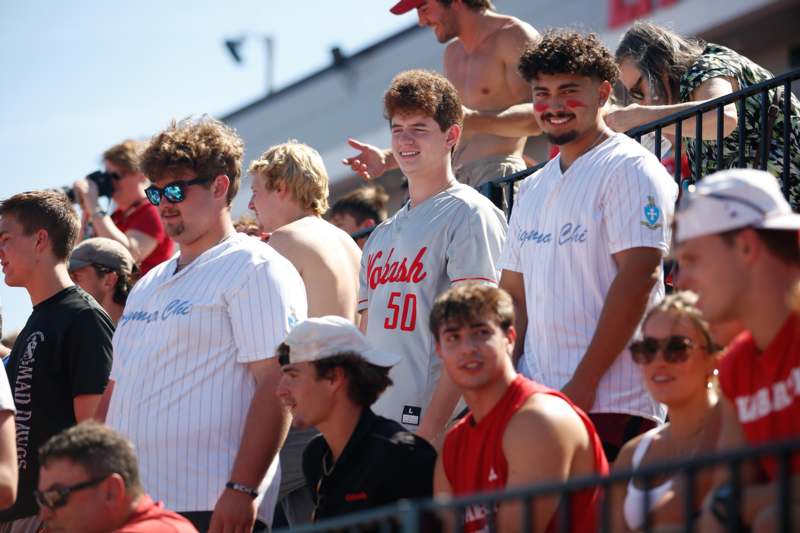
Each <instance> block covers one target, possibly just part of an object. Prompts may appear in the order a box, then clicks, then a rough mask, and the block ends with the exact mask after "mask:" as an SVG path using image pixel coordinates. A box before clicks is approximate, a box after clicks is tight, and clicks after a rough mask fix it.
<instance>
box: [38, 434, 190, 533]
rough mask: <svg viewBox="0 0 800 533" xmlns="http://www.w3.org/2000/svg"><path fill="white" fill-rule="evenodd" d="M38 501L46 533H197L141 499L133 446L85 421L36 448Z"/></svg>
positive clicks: (145, 497) (160, 507)
mask: <svg viewBox="0 0 800 533" xmlns="http://www.w3.org/2000/svg"><path fill="white" fill-rule="evenodd" d="M39 459H40V465H41V467H40V471H39V490H38V491H36V493H35V495H36V501H37V502H38V503H39V507H40V509H41V513H40V515H41V517H42V521H43V522H44V524H45V526H46V530H47V531H51V530H52V531H63V532H64V533H73V532H75V533H106V532H120V533H121V532H124V533H149V532H153V533H156V532H158V533H166V532H171V533H197V530H196V529H195V528H194V526H193V525H192V524H191V522H189V521H188V520H187V519H185V518H184V517H182V516H181V515H179V514H177V513H174V512H172V511H169V510H167V509H164V506H163V505H162V504H161V502H159V503H155V502H153V500H152V499H151V498H150V496H148V495H147V494H145V492H144V489H143V488H142V486H141V484H140V482H139V467H138V465H137V461H136V455H135V454H134V452H133V446H131V443H130V442H128V441H127V440H126V439H124V438H123V437H122V436H121V435H119V434H118V433H116V432H115V431H114V430H113V429H111V428H109V427H107V426H104V425H101V424H98V423H97V422H83V423H81V424H78V425H77V426H73V427H71V428H69V429H67V430H65V431H63V432H61V433H59V434H58V435H56V436H54V437H52V438H51V439H50V440H49V441H47V442H46V443H45V444H44V446H42V447H41V448H40V449H39Z"/></svg>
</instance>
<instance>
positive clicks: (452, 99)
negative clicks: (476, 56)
mask: <svg viewBox="0 0 800 533" xmlns="http://www.w3.org/2000/svg"><path fill="white" fill-rule="evenodd" d="M383 107H384V114H385V116H386V118H387V119H388V120H389V121H390V122H391V120H392V117H393V116H395V115H401V114H402V115H410V114H414V113H422V114H423V115H426V116H428V117H431V118H432V119H433V120H435V121H436V123H437V124H438V125H439V128H441V130H442V131H446V130H447V129H448V128H449V127H450V126H452V125H454V124H458V125H459V126H461V124H462V122H463V121H464V110H463V108H462V107H461V98H460V97H459V96H458V91H456V88H455V87H454V86H453V84H452V83H450V80H448V79H447V78H445V77H444V76H442V75H441V74H438V73H436V72H432V71H429V70H407V71H405V72H401V73H400V74H398V75H397V76H395V77H394V79H393V80H392V84H391V85H390V86H389V89H388V90H387V91H386V94H384V95H383Z"/></svg>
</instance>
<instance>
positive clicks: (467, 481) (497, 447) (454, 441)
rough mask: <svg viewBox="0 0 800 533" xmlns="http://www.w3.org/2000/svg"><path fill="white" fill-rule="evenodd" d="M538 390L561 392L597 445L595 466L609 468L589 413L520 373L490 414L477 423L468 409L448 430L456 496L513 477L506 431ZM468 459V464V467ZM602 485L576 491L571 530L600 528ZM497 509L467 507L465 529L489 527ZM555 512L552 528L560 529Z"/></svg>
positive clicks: (447, 454) (447, 460) (447, 466)
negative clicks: (510, 470)
mask: <svg viewBox="0 0 800 533" xmlns="http://www.w3.org/2000/svg"><path fill="white" fill-rule="evenodd" d="M534 394H551V395H553V396H556V397H558V398H561V399H562V400H564V401H565V402H567V403H568V404H569V406H570V407H572V408H573V409H574V410H575V412H576V413H577V414H578V416H579V417H580V418H581V421H582V422H583V425H584V426H585V427H586V431H588V432H589V438H590V439H591V441H592V448H593V449H594V469H595V473H597V474H600V475H605V474H608V462H607V461H606V456H605V454H604V453H603V445H602V443H601V442H600V437H599V436H598V435H597V432H596V431H595V429H594V425H593V424H592V422H591V420H589V417H588V416H586V413H584V412H583V411H582V410H581V409H580V408H578V407H576V406H575V405H574V404H573V403H572V402H571V401H570V400H569V398H567V397H566V396H564V395H563V394H561V393H560V392H558V391H556V390H553V389H550V388H548V387H545V386H544V385H540V384H538V383H536V382H534V381H530V380H529V379H527V378H525V377H524V376H522V375H521V374H520V375H517V377H516V379H515V380H514V381H513V382H512V383H511V385H509V387H508V389H507V390H506V392H505V394H504V395H503V397H502V398H501V399H500V401H499V402H497V404H495V406H494V407H493V408H492V410H491V411H490V412H489V414H488V415H486V417H485V418H483V419H482V420H481V421H480V422H478V423H477V424H476V423H475V419H474V418H473V417H472V414H469V415H467V416H466V417H464V418H463V419H461V421H460V422H459V423H458V424H456V425H455V426H454V427H453V429H451V430H450V431H449V432H448V433H447V437H445V441H444V449H443V451H442V462H443V465H444V471H445V475H446V476H447V480H448V481H449V482H450V487H451V488H452V490H453V495H454V496H466V495H469V494H474V493H477V492H485V491H490V490H500V489H503V488H504V487H505V486H506V483H507V482H508V462H507V461H506V457H505V455H504V454H503V435H504V434H505V431H506V426H508V422H509V420H511V417H513V416H514V414H515V413H516V412H517V411H519V409H520V407H522V405H523V404H524V403H525V402H526V401H527V400H528V398H530V397H531V396H532V395H534ZM465 465H469V468H465ZM599 498H600V490H599V488H592V489H586V490H582V491H579V492H576V493H574V494H572V497H571V499H570V515H571V516H572V523H571V526H572V527H571V531H575V532H580V531H595V530H596V529H597V502H598V500H599ZM493 514H494V510H490V509H487V508H486V507H485V506H483V505H472V506H469V507H467V509H466V510H465V515H464V531H466V532H467V533H477V532H483V531H489V528H488V520H491V519H492V517H491V515H493ZM557 525H558V524H557V520H556V518H555V517H553V519H552V520H551V521H550V523H549V524H548V526H547V531H548V532H550V531H556V530H557Z"/></svg>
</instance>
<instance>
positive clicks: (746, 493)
mask: <svg viewBox="0 0 800 533" xmlns="http://www.w3.org/2000/svg"><path fill="white" fill-rule="evenodd" d="M675 218H676V220H675V243H676V247H677V248H676V249H677V258H678V261H679V262H680V265H681V274H680V279H679V282H680V284H681V285H682V286H684V287H686V288H688V289H691V290H693V291H695V292H696V293H698V294H699V296H700V299H699V301H698V307H699V308H700V309H701V310H702V311H703V314H704V316H705V318H706V319H707V320H708V321H709V322H712V323H713V322H725V321H730V320H740V321H741V322H742V324H743V325H744V327H745V328H746V331H744V332H743V333H742V334H740V335H739V336H738V337H736V339H734V340H733V342H732V343H731V344H730V345H729V346H728V349H727V352H726V355H725V357H724V358H723V359H722V363H721V365H720V369H719V383H720V387H721V389H722V392H723V397H722V398H721V400H720V405H721V406H722V407H721V409H722V429H721V436H720V441H719V448H720V449H729V448H740V447H743V446H746V445H752V446H756V445H759V444H765V443H768V442H773V441H778V440H783V439H790V438H797V437H798V436H800V317H799V316H798V311H797V309H793V308H792V306H791V304H790V302H789V295H790V293H792V292H794V293H795V295H796V293H797V283H798V281H799V280H800V246H799V245H798V231H800V215H798V214H795V213H793V212H792V210H791V208H790V206H789V203H788V202H787V201H786V199H785V198H784V197H783V194H782V193H781V189H780V186H779V185H778V182H777V180H776V179H775V178H774V177H773V176H772V175H771V174H769V173H767V172H764V171H761V170H753V169H732V170H725V171H722V172H717V173H715V174H712V175H711V176H708V177H706V178H704V179H703V180H702V181H700V182H699V183H698V185H697V187H696V188H695V189H694V190H690V191H688V192H687V193H686V194H685V195H684V197H683V200H682V202H681V204H680V205H679V206H678V210H677V214H676V217H675ZM752 466H753V465H751V464H748V465H746V466H745V467H744V468H743V469H742V471H741V475H742V477H741V481H742V485H741V500H740V501H741V505H740V506H739V507H738V509H731V505H730V503H731V502H732V500H733V498H734V490H733V487H732V485H731V482H730V479H729V472H728V470H725V471H724V472H722V471H721V472H720V473H719V475H718V476H717V478H716V488H715V490H714V491H713V492H712V495H711V496H710V497H709V498H708V501H707V505H706V510H707V513H706V515H705V517H704V520H705V521H704V523H703V524H702V525H701V526H700V530H701V531H717V530H723V529H726V528H731V527H732V528H734V529H736V530H737V531H738V530H739V528H740V527H748V528H749V527H752V528H753V530H756V531H776V530H777V524H778V522H777V520H778V518H777V517H778V512H777V510H778V509H777V504H776V495H777V494H778V488H777V486H778V479H779V477H780V474H781V472H780V467H779V465H778V462H777V460H776V459H775V458H773V457H766V456H765V457H761V458H759V459H758V461H757V468H753V467H752ZM789 473H790V476H791V477H790V482H791V483H793V487H794V489H793V491H792V506H793V508H792V512H793V514H794V522H793V525H790V529H792V530H796V529H797V528H798V527H800V454H795V455H794V457H793V458H792V460H791V463H790V472H789ZM763 480H766V481H767V482H766V483H764V482H763ZM727 530H729V531H730V530H731V529H727ZM742 530H743V529H742Z"/></svg>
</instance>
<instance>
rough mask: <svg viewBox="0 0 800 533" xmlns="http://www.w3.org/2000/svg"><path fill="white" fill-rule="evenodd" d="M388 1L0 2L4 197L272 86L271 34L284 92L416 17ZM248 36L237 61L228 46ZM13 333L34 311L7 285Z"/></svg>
mask: <svg viewBox="0 0 800 533" xmlns="http://www.w3.org/2000/svg"><path fill="white" fill-rule="evenodd" d="M392 4H393V2H392V1H391V0H389V1H384V0H292V1H281V0H261V1H256V0H231V1H226V2H212V1H209V0H206V1H189V0H174V1H173V0H161V1H158V2H156V1H152V0H139V1H136V2H132V1H117V2H107V1H105V2H101V1H96V0H91V1H90V0H85V1H80V0H76V1H73V2H56V1H52V0H51V1H44V0H3V1H2V2H0V79H2V82H0V147H2V163H3V170H4V176H3V179H2V180H0V198H6V197H8V196H10V195H12V194H15V193H17V192H21V191H24V190H31V189H37V188H43V187H57V186H60V185H67V184H70V183H72V182H73V181H75V180H76V179H78V178H80V177H82V176H84V175H86V174H87V173H89V172H90V171H92V170H95V169H97V168H99V164H100V154H101V153H102V152H103V150H104V149H105V148H107V147H109V146H111V145H113V144H115V143H116V142H118V141H120V140H122V139H124V138H128V137H132V138H146V137H148V136H150V135H151V134H152V133H154V132H156V131H158V130H159V129H160V128H161V127H163V126H164V125H166V124H167V123H168V122H169V120H170V119H172V118H180V117H184V116H187V115H190V114H199V113H209V114H211V115H215V116H220V115H223V114H225V113H227V112H229V111H233V110H235V109H237V108H239V107H241V106H242V105H244V104H247V103H249V102H251V101H253V100H255V99H257V98H258V97H260V96H262V95H263V94H264V92H265V90H266V82H265V67H264V63H265V52H264V45H263V41H261V37H260V36H263V35H271V36H272V37H273V39H274V41H275V65H274V74H275V83H276V86H277V87H278V88H280V87H282V86H285V85H286V84H288V83H291V82H293V81H295V80H297V79H300V78H302V77H304V76H306V75H307V74H309V73H311V72H313V71H315V70H317V69H319V68H322V67H324V66H327V65H328V64H329V63H330V61H331V55H330V49H331V47H333V46H339V47H341V48H342V49H343V51H344V52H345V53H352V52H355V51H357V50H359V49H361V48H363V47H365V46H368V45H369V44H372V43H374V42H375V41H378V40H380V39H382V38H384V37H386V36H388V35H390V34H392V33H394V32H396V31H399V30H401V29H403V28H405V27H407V26H409V25H411V24H413V23H414V22H416V16H415V15H414V14H408V15H405V16H402V17H397V16H394V15H391V14H390V13H389V11H388V9H389V7H390V6H391V5H392ZM242 34H245V35H248V36H249V38H248V40H247V41H246V42H245V44H244V46H243V48H242V55H243V56H244V61H245V62H244V64H243V65H237V64H236V63H235V62H234V61H233V60H232V59H231V57H230V56H229V54H228V52H227V50H226V49H225V46H224V44H223V41H224V39H226V38H229V37H236V36H239V35H242ZM0 299H2V305H3V322H4V330H6V331H10V330H12V329H17V328H21V327H22V326H23V325H24V323H25V320H26V318H27V316H28V314H29V313H30V309H31V307H30V300H29V298H28V295H27V293H26V292H25V290H24V289H20V288H9V287H7V286H6V285H5V284H4V283H3V284H0Z"/></svg>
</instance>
